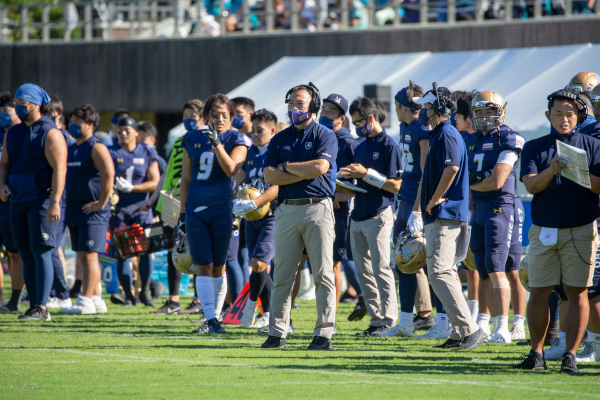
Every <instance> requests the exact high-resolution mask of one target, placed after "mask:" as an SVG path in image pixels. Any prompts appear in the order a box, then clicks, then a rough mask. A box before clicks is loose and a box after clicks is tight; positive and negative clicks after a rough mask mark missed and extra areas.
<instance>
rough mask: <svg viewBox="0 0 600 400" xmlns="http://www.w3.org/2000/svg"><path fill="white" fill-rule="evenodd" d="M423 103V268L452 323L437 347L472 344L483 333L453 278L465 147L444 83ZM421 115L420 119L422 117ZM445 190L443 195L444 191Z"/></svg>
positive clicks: (461, 226) (461, 223)
mask: <svg viewBox="0 0 600 400" xmlns="http://www.w3.org/2000/svg"><path fill="white" fill-rule="evenodd" d="M413 102H414V103H416V104H422V105H423V108H424V109H425V112H426V114H425V118H427V121H426V123H424V124H423V125H426V124H427V125H431V127H432V128H433V131H432V132H431V133H430V135H429V138H430V139H429V152H428V154H427V159H426V162H425V169H424V170H423V180H422V183H421V199H420V202H421V205H420V206H421V210H425V212H424V216H425V218H423V222H424V224H425V226H424V232H425V239H426V241H427V248H428V254H430V253H431V256H430V257H428V258H427V270H428V275H429V281H430V282H431V286H432V287H433V291H434V292H435V294H436V295H437V296H438V298H439V299H440V301H441V302H442V304H443V305H444V308H445V309H446V312H447V314H448V318H449V319H450V323H451V324H452V326H453V327H454V329H453V331H452V333H451V334H450V338H449V339H448V340H447V341H446V342H445V343H444V344H442V345H441V346H439V347H441V348H457V349H460V350H472V349H475V348H476V347H477V346H479V344H480V343H482V342H483V341H484V340H485V339H486V338H487V336H486V335H485V334H484V333H483V332H482V331H481V330H480V329H479V327H478V326H477V324H476V323H475V321H474V320H473V318H472V317H471V313H470V312H469V307H468V306H467V302H466V300H465V298H464V297H463V294H462V288H461V286H460V284H459V282H458V281H457V279H456V258H457V256H459V254H458V253H459V249H458V243H459V240H460V236H461V234H462V233H463V232H464V231H465V230H466V224H467V218H468V212H469V177H468V168H467V149H466V147H465V142H464V140H462V138H461V136H460V134H459V133H458V131H457V130H456V128H454V127H453V126H452V125H451V124H450V115H451V114H452V113H453V112H454V111H456V102H455V101H454V99H453V98H452V94H451V93H450V91H449V90H448V89H447V88H442V87H439V88H438V87H437V85H436V84H435V83H434V84H433V90H432V91H430V92H428V93H427V94H426V95H425V96H424V97H421V98H420V99H415V98H413ZM425 118H424V119H425ZM444 196H445V197H444Z"/></svg>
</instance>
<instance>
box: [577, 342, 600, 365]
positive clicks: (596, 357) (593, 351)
mask: <svg viewBox="0 0 600 400" xmlns="http://www.w3.org/2000/svg"><path fill="white" fill-rule="evenodd" d="M575 361H576V362H583V363H588V362H598V361H600V345H599V344H598V343H596V342H587V343H586V345H585V347H584V348H583V351H582V352H581V353H579V354H577V355H576V356H575Z"/></svg>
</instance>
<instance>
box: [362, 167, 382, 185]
mask: <svg viewBox="0 0 600 400" xmlns="http://www.w3.org/2000/svg"><path fill="white" fill-rule="evenodd" d="M363 181H365V182H366V183H368V184H369V185H373V186H375V187H377V188H379V189H381V188H382V187H383V185H384V184H385V181H386V177H385V176H384V175H382V174H380V173H379V172H377V171H375V170H374V169H371V168H369V169H368V170H367V174H366V175H365V177H364V178H363Z"/></svg>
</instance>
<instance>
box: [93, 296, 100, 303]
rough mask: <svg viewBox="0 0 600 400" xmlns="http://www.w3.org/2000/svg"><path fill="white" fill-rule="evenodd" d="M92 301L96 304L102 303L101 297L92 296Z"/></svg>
mask: <svg viewBox="0 0 600 400" xmlns="http://www.w3.org/2000/svg"><path fill="white" fill-rule="evenodd" d="M92 301H93V302H94V303H97V302H99V301H102V297H100V296H96V295H94V296H92Z"/></svg>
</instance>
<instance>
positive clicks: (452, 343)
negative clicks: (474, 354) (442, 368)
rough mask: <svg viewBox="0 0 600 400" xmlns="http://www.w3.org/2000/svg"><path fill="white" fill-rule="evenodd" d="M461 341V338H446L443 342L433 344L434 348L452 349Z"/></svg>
mask: <svg viewBox="0 0 600 400" xmlns="http://www.w3.org/2000/svg"><path fill="white" fill-rule="evenodd" d="M461 343H462V339H459V340H456V339H448V340H446V341H445V342H444V343H442V344H440V345H439V346H435V348H436V349H452V348H454V347H458V346H459V345H460V344H461Z"/></svg>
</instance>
